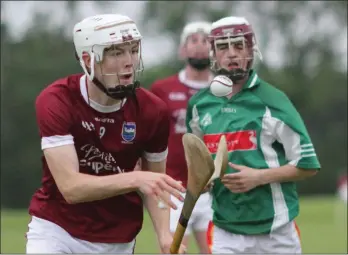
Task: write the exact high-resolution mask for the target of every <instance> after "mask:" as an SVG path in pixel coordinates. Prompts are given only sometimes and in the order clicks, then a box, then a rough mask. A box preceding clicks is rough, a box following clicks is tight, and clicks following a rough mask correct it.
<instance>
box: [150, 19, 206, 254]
mask: <svg viewBox="0 0 348 255" xmlns="http://www.w3.org/2000/svg"><path fill="white" fill-rule="evenodd" d="M210 28H211V23H208V22H192V23H188V24H187V25H186V26H185V27H184V29H183V31H182V34H181V39H180V46H179V56H180V58H181V59H182V60H184V61H185V62H186V65H185V67H184V69H182V70H181V71H180V72H179V73H178V74H175V75H172V76H170V77H167V78H165V79H162V80H158V81H156V82H155V83H154V84H153V85H152V86H151V91H152V92H153V93H154V94H156V95H158V96H159V97H160V98H161V99H163V100H164V101H165V102H166V103H167V105H168V107H169V111H170V114H171V120H170V136H169V145H168V150H169V154H168V160H167V174H169V175H170V176H171V177H173V178H174V179H175V180H178V181H181V182H182V183H183V185H184V186H185V187H186V184H187V165H186V161H185V155H184V149H183V145H182V136H183V134H184V133H186V131H187V129H186V125H185V118H186V107H187V102H188V100H189V99H190V98H191V96H192V95H193V94H195V93H196V92H197V91H198V90H200V89H202V88H206V87H208V86H209V83H210V81H211V79H212V73H211V70H210V59H209V50H210V44H209V41H208V35H209V32H210ZM183 195H185V194H183ZM172 200H173V202H174V203H175V204H176V205H177V206H178V208H179V209H178V210H171V213H170V229H171V232H173V233H174V232H175V229H176V226H177V223H178V220H179V216H180V212H181V208H182V202H181V201H179V200H178V199H176V198H175V197H172ZM211 218H212V210H211V197H210V194H209V192H206V193H204V194H203V195H202V196H201V197H200V198H199V200H198V201H197V204H196V207H195V209H194V211H193V213H192V216H191V218H190V222H189V225H188V227H187V230H186V236H185V237H184V240H183V243H184V244H187V241H188V235H189V234H190V233H191V232H194V235H195V238H196V241H197V244H198V247H199V250H200V253H209V249H208V245H207V241H206V231H207V228H208V223H209V220H210V219H211Z"/></svg>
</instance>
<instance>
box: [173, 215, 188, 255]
mask: <svg viewBox="0 0 348 255" xmlns="http://www.w3.org/2000/svg"><path fill="white" fill-rule="evenodd" d="M187 223H188V220H187V219H185V217H184V216H183V215H182V214H181V215H180V219H179V222H178V225H177V226H176V230H175V233H174V236H173V242H172V245H171V246H170V254H178V252H179V248H180V245H181V242H182V239H183V237H184V234H185V231H186V228H187Z"/></svg>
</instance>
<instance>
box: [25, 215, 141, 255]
mask: <svg viewBox="0 0 348 255" xmlns="http://www.w3.org/2000/svg"><path fill="white" fill-rule="evenodd" d="M28 227H29V230H28V232H27V246H26V253H27V254H32V253H46V254H47V253H51V254H52V253H123V254H132V253H133V251H134V246H135V240H133V241H132V242H130V243H91V242H88V241H84V240H80V239H77V238H74V237H72V236H71V235H70V234H69V233H68V232H66V231H65V230H64V229H63V228H61V227H60V226H58V225H56V224H55V223H52V222H50V221H47V220H44V219H41V218H37V217H34V216H33V217H32V220H31V222H30V223H29V225H28Z"/></svg>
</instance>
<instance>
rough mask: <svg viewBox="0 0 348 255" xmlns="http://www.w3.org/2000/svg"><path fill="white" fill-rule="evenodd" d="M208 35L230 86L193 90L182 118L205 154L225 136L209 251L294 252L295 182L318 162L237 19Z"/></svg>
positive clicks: (298, 244)
mask: <svg viewBox="0 0 348 255" xmlns="http://www.w3.org/2000/svg"><path fill="white" fill-rule="evenodd" d="M210 38H211V46H212V54H211V56H212V60H213V69H214V71H215V72H216V74H218V75H224V77H225V78H229V79H230V80H231V81H232V82H233V85H232V86H230V88H231V91H230V93H228V94H225V95H223V96H221V93H220V94H219V95H217V93H216V91H215V92H214V90H213V87H212V86H211V87H210V88H207V89H204V90H201V91H200V92H198V93H197V94H196V95H194V96H193V97H192V98H191V100H190V101H189V104H188V109H187V118H186V123H187V128H188V130H189V132H192V133H194V134H196V135H198V136H200V137H201V138H202V139H203V140H204V142H205V144H206V145H207V147H208V148H209V150H210V152H211V153H212V155H213V157H215V153H216V149H217V144H218V142H219V140H220V137H221V135H222V134H224V135H225V136H226V139H227V143H228V152H229V153H228V154H229V162H230V163H229V166H228V169H227V172H226V174H225V175H224V177H223V178H221V179H217V180H215V181H214V186H213V188H212V194H213V205H212V208H213V210H214V216H213V224H212V226H213V227H212V229H211V232H212V240H213V245H212V252H213V253H301V242H300V236H299V231H298V228H297V225H296V224H295V218H296V216H298V214H299V202H298V196H297V191H296V184H295V182H296V181H299V180H303V179H306V178H308V177H311V176H314V175H315V174H316V173H317V172H318V170H319V169H320V163H319V161H318V158H317V155H316V152H315V149H314V147H313V144H312V141H311V138H310V136H309V134H308V132H307V129H306V127H305V125H304V122H303V120H302V118H301V116H300V115H299V113H298V112H297V110H296V109H295V107H294V105H293V104H292V103H291V101H290V100H289V98H288V97H287V96H286V95H285V94H284V93H283V92H282V91H280V90H278V89H277V88H275V87H274V86H272V85H270V84H268V83H267V82H266V81H264V80H262V79H261V78H260V77H259V76H258V74H257V73H256V72H255V70H254V69H253V68H252V67H253V62H254V54H255V55H258V56H260V57H261V53H260V51H259V49H258V46H257V43H256V38H255V35H254V32H253V30H252V27H251V25H250V24H249V23H248V21H247V20H246V19H245V18H243V17H226V18H223V19H220V20H218V21H216V22H214V23H213V25H212V30H211V34H210ZM227 80H228V79H227ZM222 86H226V85H222ZM224 89H225V90H226V87H225V88H224ZM220 92H221V91H220Z"/></svg>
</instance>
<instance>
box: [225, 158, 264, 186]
mask: <svg viewBox="0 0 348 255" xmlns="http://www.w3.org/2000/svg"><path fill="white" fill-rule="evenodd" d="M229 165H230V167H232V168H233V169H235V170H237V171H238V172H236V173H232V174H225V175H224V176H223V178H222V179H221V182H222V183H223V184H224V185H225V187H226V188H228V189H229V190H230V191H232V192H233V193H243V192H247V191H249V190H251V189H253V188H255V187H257V186H259V185H260V178H259V174H260V171H259V170H256V169H253V168H250V167H247V166H242V165H236V164H233V163H229Z"/></svg>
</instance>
